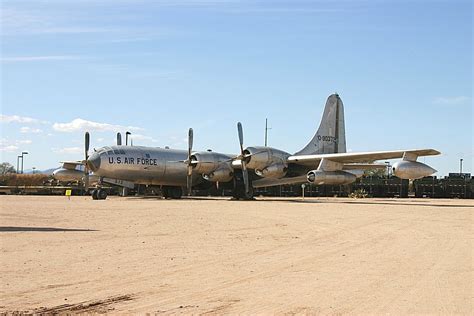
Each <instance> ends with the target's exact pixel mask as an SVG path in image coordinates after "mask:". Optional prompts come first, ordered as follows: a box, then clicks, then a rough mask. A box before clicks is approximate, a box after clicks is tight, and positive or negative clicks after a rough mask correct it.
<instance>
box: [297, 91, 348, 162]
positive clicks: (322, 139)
mask: <svg viewBox="0 0 474 316" xmlns="http://www.w3.org/2000/svg"><path fill="white" fill-rule="evenodd" d="M345 152H346V130H345V123H344V105H343V103H342V100H341V98H340V97H339V95H338V94H332V95H330V96H329V97H328V99H327V101H326V105H325V107H324V112H323V116H322V118H321V123H320V124H319V128H318V131H317V132H316V134H315V135H314V137H313V138H312V139H311V141H310V142H309V143H308V144H307V145H306V146H305V147H304V148H303V149H301V150H300V151H298V152H297V153H296V154H295V155H313V154H332V153H345Z"/></svg>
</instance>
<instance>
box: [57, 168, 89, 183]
mask: <svg viewBox="0 0 474 316" xmlns="http://www.w3.org/2000/svg"><path fill="white" fill-rule="evenodd" d="M52 175H53V178H54V179H56V180H58V181H62V182H69V181H82V178H83V177H84V172H83V171H80V170H72V169H65V168H60V169H56V170H54V172H53V174H52Z"/></svg>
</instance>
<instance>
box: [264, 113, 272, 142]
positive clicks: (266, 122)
mask: <svg viewBox="0 0 474 316" xmlns="http://www.w3.org/2000/svg"><path fill="white" fill-rule="evenodd" d="M269 129H272V128H271V127H268V119H267V118H266V119H265V147H267V145H268V130H269Z"/></svg>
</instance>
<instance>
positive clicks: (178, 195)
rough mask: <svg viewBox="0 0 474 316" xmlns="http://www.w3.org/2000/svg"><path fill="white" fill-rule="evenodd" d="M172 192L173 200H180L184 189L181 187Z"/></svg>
mask: <svg viewBox="0 0 474 316" xmlns="http://www.w3.org/2000/svg"><path fill="white" fill-rule="evenodd" d="M170 191H171V198H173V199H180V198H181V196H182V195H183V189H181V188H180V187H175V188H172V189H171V190H170Z"/></svg>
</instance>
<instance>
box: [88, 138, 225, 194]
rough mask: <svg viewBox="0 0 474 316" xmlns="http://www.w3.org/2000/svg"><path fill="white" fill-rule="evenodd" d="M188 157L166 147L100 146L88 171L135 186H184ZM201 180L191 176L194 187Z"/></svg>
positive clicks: (198, 176)
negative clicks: (131, 183) (125, 181)
mask: <svg viewBox="0 0 474 316" xmlns="http://www.w3.org/2000/svg"><path fill="white" fill-rule="evenodd" d="M187 155H188V153H187V151H185V150H176V149H166V148H155V147H142V146H111V147H102V148H100V149H98V150H97V151H96V152H95V153H93V154H92V155H91V157H90V158H89V161H90V163H89V168H90V169H92V170H93V171H94V174H95V175H98V176H100V177H107V178H113V179H121V180H127V181H132V182H134V183H136V184H147V185H166V186H186V174H187V165H186V163H184V160H186V159H187ZM230 158H231V156H229V159H230ZM203 181H205V180H204V179H203V178H202V176H201V175H200V174H193V185H197V184H199V183H201V182H203Z"/></svg>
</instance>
